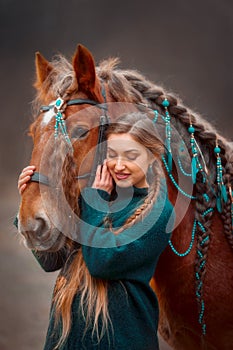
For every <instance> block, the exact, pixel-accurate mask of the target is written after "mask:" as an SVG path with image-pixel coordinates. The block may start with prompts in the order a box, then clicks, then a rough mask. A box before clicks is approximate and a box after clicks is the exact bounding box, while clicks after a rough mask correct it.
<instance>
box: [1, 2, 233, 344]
mask: <svg viewBox="0 0 233 350" xmlns="http://www.w3.org/2000/svg"><path fill="white" fill-rule="evenodd" d="M0 37H1V40H0V53H1V54H0V63H1V64H0V67H1V69H0V82H1V91H0V99H1V108H0V111H1V112H0V118H1V127H0V190H1V192H0V198H1V199H0V200H1V202H0V203H1V206H0V281H1V284H0V349H1V350H13V349H18V350H31V349H33V350H39V349H42V346H43V340H44V337H45V332H46V327H47V323H48V311H49V305H50V298H51V293H52V288H53V283H54V280H55V277H56V273H51V274H46V273H45V272H43V271H42V270H41V269H40V268H39V266H38V265H37V263H36V262H35V260H34V259H33V257H32V256H31V253H30V252H28V251H27V250H26V249H25V248H24V247H23V246H22V245H21V244H20V240H19V237H18V236H17V234H16V230H15V229H14V228H13V227H12V221H13V218H14V216H15V213H16V212H17V207H18V204H19V195H18V192H17V189H16V183H17V177H18V174H19V172H20V170H21V169H22V167H24V166H25V165H26V164H28V162H29V159H30V152H31V142H30V140H29V139H28V137H27V128H28V126H29V124H30V121H31V114H30V102H31V100H32V99H33V96H34V90H33V88H32V83H33V79H34V53H35V52H36V51H40V52H41V53H42V54H43V55H44V56H45V57H46V58H48V59H50V58H51V57H52V56H53V55H54V54H56V53H58V52H61V53H63V54H65V55H66V56H67V57H71V55H72V54H73V51H74V50H75V48H76V45H77V44H78V43H82V44H84V45H85V46H87V47H88V48H89V49H90V50H91V51H92V53H93V54H94V56H95V59H96V62H97V63H98V62H99V60H102V59H104V58H107V57H109V56H119V57H120V59H121V66H122V67H123V68H132V69H137V70H139V71H141V72H142V73H144V74H145V75H146V76H147V77H148V78H150V79H151V80H153V81H154V82H156V83H158V84H162V85H163V86H165V87H166V88H168V89H169V90H171V91H174V92H175V93H177V94H179V96H180V97H181V98H182V99H183V101H184V102H185V104H187V105H188V106H189V107H192V108H193V109H194V110H195V111H197V112H200V113H201V114H202V115H203V116H204V117H205V118H206V119H207V120H209V121H211V122H212V123H213V124H214V125H215V126H216V128H217V129H218V130H219V131H220V132H221V133H222V134H223V135H225V136H226V137H227V138H229V139H230V140H231V141H232V131H233V125H232V104H233V98H232V89H233V44H232V42H233V2H232V1H231V0H196V1H187V0H164V1H157V0H153V1H152V0H149V1H147V0H145V1H138V0H134V1H133V0H132V1H130V0H124V1H121V0H119V1H111V0H98V1H95V0H66V1H61V0H60V1H59V0H40V1H26V0H21V1H16V0H0ZM162 349H163V350H165V349H168V348H167V347H166V346H164V345H162ZM142 350H143V349H142Z"/></svg>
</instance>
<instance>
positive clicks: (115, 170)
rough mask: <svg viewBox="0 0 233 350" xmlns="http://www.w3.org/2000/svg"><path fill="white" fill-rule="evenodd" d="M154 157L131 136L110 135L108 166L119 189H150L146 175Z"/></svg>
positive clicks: (108, 141)
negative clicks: (130, 187) (133, 187)
mask: <svg viewBox="0 0 233 350" xmlns="http://www.w3.org/2000/svg"><path fill="white" fill-rule="evenodd" d="M152 159H153V156H152V155H149V152H148V151H147V149H146V148H145V147H144V146H143V145H141V144H140V143H138V142H137V141H135V140H134V138H133V137H132V136H130V135H129V134H110V135H109V137H108V140H107V166H108V170H109V171H110V174H111V175H112V177H113V179H114V181H115V182H116V185H117V186H119V187H129V186H135V187H138V188H143V187H148V183H147V180H146V173H147V170H148V167H149V165H150V164H151V163H152Z"/></svg>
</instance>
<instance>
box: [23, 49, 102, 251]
mask: <svg viewBox="0 0 233 350" xmlns="http://www.w3.org/2000/svg"><path fill="white" fill-rule="evenodd" d="M36 75H37V78H36V83H35V87H36V89H37V91H38V94H37V97H36V105H37V106H38V107H39V106H40V107H41V106H43V107H42V108H40V109H39V115H37V117H36V118H35V120H34V122H33V123H32V124H31V126H30V135H31V137H32V139H33V151H32V156H31V162H30V163H31V164H33V165H35V166H36V172H37V173H36V175H35V176H33V178H32V181H31V182H30V183H29V184H28V186H27V188H26V190H25V191H24V193H23V194H22V201H21V205H20V210H19V216H18V219H19V225H18V226H19V232H20V233H21V234H22V235H23V236H24V238H25V241H26V244H27V246H28V247H29V248H31V249H37V250H43V251H45V250H46V251H48V250H50V251H56V250H58V249H59V248H60V247H61V246H62V245H64V243H65V241H66V240H67V238H66V237H65V236H64V235H63V234H62V232H61V229H60V228H59V227H58V226H59V225H56V224H55V222H56V223H58V222H59V221H60V220H62V217H64V214H65V213H67V211H66V210H64V208H63V206H62V205H61V203H59V204H58V202H60V199H61V196H60V195H58V194H56V193H57V191H60V192H63V194H64V197H65V198H66V200H67V203H68V204H69V205H68V206H69V208H70V212H71V214H75V213H76V214H77V210H78V205H77V198H78V196H79V193H80V189H81V188H82V186H84V185H85V184H86V183H87V181H88V178H89V177H90V175H91V172H92V164H93V159H94V158H95V151H94V148H93V147H94V146H95V145H97V144H98V137H99V136H100V135H99V131H100V130H99V129H100V127H99V123H100V120H101V119H100V117H101V116H102V115H103V114H104V111H103V110H102V109H101V108H100V107H99V106H95V105H97V104H101V103H103V102H104V97H103V96H102V87H101V84H100V81H99V79H98V78H97V75H96V71H95V64H94V60H93V57H92V55H91V54H90V52H89V51H88V50H87V49H86V48H85V47H83V46H81V45H79V46H78V48H77V50H76V52H75V54H74V56H73V64H72V65H71V64H68V63H67V61H66V60H65V59H62V58H60V59H59V61H53V62H48V61H47V60H46V59H45V58H44V57H43V56H42V55H40V54H39V53H37V54H36ZM60 97H61V98H62V99H60ZM37 112H38V110H37ZM64 128H65V129H66V130H65V129H64ZM90 150H93V151H91V152H90ZM59 185H62V191H61V188H60V189H58V187H59ZM48 197H50V201H49V202H48V203H49V204H48V205H47V208H46V206H45V205H44V203H45V201H43V199H46V202H47V201H48ZM56 201H57V202H56ZM59 205H60V207H59ZM53 206H55V207H56V206H57V208H56V209H59V210H54V211H53V210H52V209H53ZM50 209H51V211H50ZM71 216H72V215H69V217H71ZM64 219H65V220H67V219H68V217H66V218H64Z"/></svg>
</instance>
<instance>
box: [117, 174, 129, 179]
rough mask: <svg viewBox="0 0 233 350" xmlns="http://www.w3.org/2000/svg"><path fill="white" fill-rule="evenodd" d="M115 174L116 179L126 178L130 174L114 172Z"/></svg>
mask: <svg viewBox="0 0 233 350" xmlns="http://www.w3.org/2000/svg"><path fill="white" fill-rule="evenodd" d="M115 176H116V178H117V179H118V180H126V179H128V177H129V176H130V174H124V173H116V172H115Z"/></svg>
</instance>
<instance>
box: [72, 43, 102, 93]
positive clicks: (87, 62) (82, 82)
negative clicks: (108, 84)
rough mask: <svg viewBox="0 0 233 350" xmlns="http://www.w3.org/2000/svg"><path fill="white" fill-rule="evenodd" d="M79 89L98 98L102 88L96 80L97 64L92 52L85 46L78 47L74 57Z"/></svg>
mask: <svg viewBox="0 0 233 350" xmlns="http://www.w3.org/2000/svg"><path fill="white" fill-rule="evenodd" d="M73 68H74V71H75V75H76V79H77V83H78V89H79V91H82V92H85V93H87V94H88V95H91V96H93V97H96V98H98V96H99V94H100V87H99V83H98V79H96V71H95V62H94V58H93V56H92V54H91V53H90V51H89V50H88V49H87V48H86V47H85V46H83V45H80V44H79V45H78V47H77V50H76V52H75V54H74V57H73Z"/></svg>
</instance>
